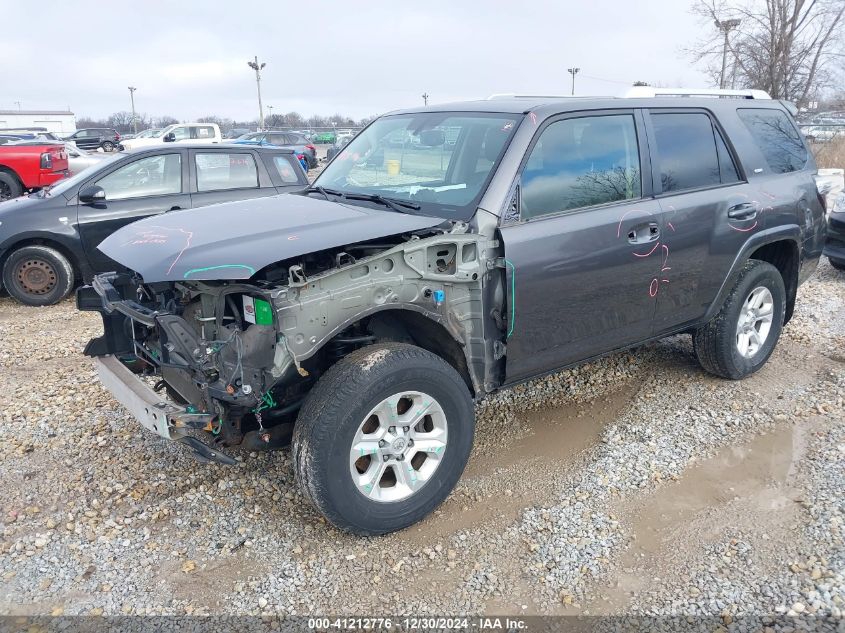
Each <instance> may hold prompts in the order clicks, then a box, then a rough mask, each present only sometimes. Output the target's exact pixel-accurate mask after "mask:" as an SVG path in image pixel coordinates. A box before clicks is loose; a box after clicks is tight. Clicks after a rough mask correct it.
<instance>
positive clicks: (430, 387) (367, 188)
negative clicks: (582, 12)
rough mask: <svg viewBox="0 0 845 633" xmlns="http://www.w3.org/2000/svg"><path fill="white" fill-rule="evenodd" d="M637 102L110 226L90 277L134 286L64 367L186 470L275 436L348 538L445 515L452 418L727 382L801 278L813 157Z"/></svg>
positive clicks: (502, 123)
mask: <svg viewBox="0 0 845 633" xmlns="http://www.w3.org/2000/svg"><path fill="white" fill-rule="evenodd" d="M647 90H648V91H650V94H648V96H645V95H643V94H642V93H643V92H644V91H639V92H640V95H641V96H640V97H639V98H627V99H613V98H546V97H525V98H519V97H510V98H503V99H490V100H485V101H475V102H467V103H454V104H440V105H437V106H431V107H428V108H422V109H411V110H405V111H399V112H394V113H391V114H387V115H384V116H382V117H380V118H378V119H376V120H375V121H373V122H372V123H371V124H370V125H369V126H367V127H366V128H365V129H364V130H363V131H361V132H360V133H359V134H358V135H357V136H356V137H355V138H354V139H353V140H352V141H350V143H349V144H348V145H347V146H346V147H344V148H343V149H342V150H341V151H340V153H339V154H338V155H337V156H336V157H335V159H334V160H333V161H332V162H331V163H329V165H328V166H327V167H326V168H325V170H324V171H323V172H322V174H320V176H318V177H317V179H316V180H315V182H314V184H313V186H311V187H310V188H308V189H306V190H304V191H303V192H302V194H301V195H288V196H279V197H278V198H276V199H274V200H273V201H272V202H273V204H265V203H264V201H257V202H256V201H251V202H241V203H231V204H226V205H216V206H214V207H210V208H208V209H200V210H191V211H184V212H181V213H177V214H167V215H164V216H162V217H157V218H154V219H150V220H141V221H139V222H136V223H134V224H132V225H130V226H127V227H125V228H123V229H121V230H119V231H117V232H116V233H114V234H113V235H111V236H110V237H109V238H107V239H106V240H105V241H104V242H103V243H102V244H101V245H100V251H101V252H102V253H103V255H105V256H108V257H111V258H112V259H115V260H116V261H118V262H120V263H121V264H123V265H124V266H125V267H126V268H128V269H130V270H131V271H133V272H132V273H131V274H123V275H121V274H103V275H97V276H95V277H94V280H93V283H92V286H90V287H85V288H82V289H80V290H79V293H78V295H77V302H78V305H79V307H80V308H81V309H88V310H99V311H100V312H101V313H102V316H103V323H104V329H105V335H104V336H103V337H100V338H96V339H94V340H92V341H90V342H89V343H88V346H87V347H86V350H85V353H86V354H88V355H90V356H94V357H96V359H97V365H98V371H99V373H100V379H101V381H102V383H103V384H104V385H105V386H106V387H107V388H108V389H110V390H111V391H112V393H113V394H114V395H115V397H116V398H117V399H118V400H119V401H120V402H122V403H123V404H124V405H125V406H126V408H127V409H128V410H129V411H131V412H132V414H133V415H134V416H135V417H136V419H137V420H138V421H139V422H140V424H141V425H143V426H144V427H146V428H147V429H149V430H150V431H151V432H153V433H156V434H158V435H160V436H162V437H164V438H167V439H174V440H179V441H181V442H184V443H185V444H187V445H188V446H190V447H191V448H192V449H193V450H195V451H196V452H197V453H198V454H199V455H200V456H201V457H202V458H204V459H209V460H214V461H218V462H224V463H234V461H233V460H232V458H231V457H229V456H227V455H225V453H223V452H222V451H221V448H222V447H225V446H237V445H241V446H243V447H244V448H247V450H250V451H252V450H258V449H260V448H265V449H269V448H274V447H278V446H280V445H283V444H284V443H285V442H288V441H290V440H291V436H292V442H293V453H292V456H293V463H294V470H295V473H296V477H297V480H298V482H299V484H300V487H301V489H302V490H303V492H304V494H305V495H306V496H307V497H308V498H309V499H310V500H311V501H312V502H313V503H314V505H315V506H316V507H317V508H318V509H319V510H320V511H321V512H322V513H323V514H324V515H325V516H326V517H327V518H328V520H329V521H331V522H332V523H333V524H335V525H337V526H339V527H341V528H344V529H346V530H350V531H352V532H356V533H359V534H381V533H385V532H390V531H393V530H398V529H401V528H404V527H407V526H409V525H411V524H413V523H414V522H416V521H419V520H420V519H422V518H423V517H424V516H426V515H427V514H428V513H429V512H431V511H432V510H433V509H434V508H436V507H437V506H438V505H439V504H440V503H441V502H442V501H443V500H444V499H445V498H446V497H447V495H448V494H449V492H450V491H451V490H452V488H453V487H454V485H455V483H456V482H457V481H458V479H459V477H460V476H461V473H462V471H463V469H464V466H465V465H466V463H467V460H468V458H469V455H470V450H471V447H472V442H473V434H474V428H475V417H474V409H473V399H475V400H481V399H483V398H485V397H487V396H488V394H491V393H493V392H495V391H497V390H500V389H503V388H507V387H511V386H513V385H516V384H518V383H521V382H523V381H526V380H529V379H532V378H534V377H537V376H541V375H544V374H547V373H549V372H553V371H556V370H559V369H561V368H563V367H566V366H569V365H573V364H576V363H581V362H584V361H586V360H589V359H592V358H596V357H598V356H601V355H603V354H608V353H611V352H614V351H617V350H621V349H625V348H629V347H631V346H635V345H638V344H641V343H643V342H645V341H650V340H654V339H659V338H662V337H665V336H669V335H674V334H679V333H687V334H689V335H691V337H692V341H693V347H694V350H695V354H696V355H697V357H698V360H699V362H700V363H701V365H702V367H703V368H704V369H705V370H707V371H708V372H711V373H713V374H715V375H717V376H721V377H723V378H727V379H740V378H743V377H745V376H748V375H750V374H752V373H754V372H755V371H757V370H759V369H760V368H761V367H762V366H763V365H764V363H765V362H766V361H767V360H768V358H769V356H770V355H771V354H772V352H773V350H774V348H775V345H776V343H777V341H778V338H779V337H780V334H781V329H782V327H783V325H784V324H785V323H786V322H788V321H789V319H790V317H791V316H792V313H793V310H794V308H795V301H796V291H797V289H798V286H799V284H801V283H802V282H803V281H804V280H806V279H807V278H808V277H809V276H810V275H811V274H812V273H813V271H814V270H815V269H816V265H817V263H818V260H819V257H820V256H821V252H822V248H823V245H824V238H825V209H824V206H823V202H822V200H821V197H820V195H819V191H818V189H817V186H816V182H815V179H814V176H815V174H816V167H815V164H814V162H813V157H812V155H811V154H810V152H809V151H808V149H807V146H806V144H805V142H804V140H803V138H802V137H801V135H800V133H799V132H798V128H797V127H796V125H795V122H794V120H793V118H792V114H791V111H792V110H791V108H790V106H788V105H787V104H784V103H782V102H780V101H775V100H772V99H769V98H767V96H766V95H761V94H760V93H759V92H751V91H749V92H744V91H724V92H720V91H715V92H714V91H711V92H710V93H709V96H708V97H707V98H700V97H696V96H695V95H693V94H689V92H690V91H682V90H673V91H672V95H673V96H668V95H658V93H659V92H660V90H657V89H652V88H649V89H647ZM675 95H683V97H684V98H678V97H677V96H675ZM761 97H765V98H761ZM396 139H404V140H403V142H402V143H401V144H399V146H398V147H397V143H396ZM450 139H452V140H450ZM409 147H410V148H413V150H412V151H408V148H409ZM235 217H243V218H249V219H250V221H249V222H233V221H232V218H235ZM188 234H189V235H188ZM124 363H127V365H124ZM129 366H132V367H135V368H137V367H139V366H143V367H145V368H146V370H147V371H148V372H149V373H150V374H153V375H154V376H155V378H156V379H158V380H161V381H163V383H164V384H165V385H166V386H167V388H168V391H169V392H171V393H173V394H178V397H175V401H174V402H170V401H165V399H164V398H163V397H162V396H161V395H159V393H156V392H154V391H153V390H152V389H151V388H149V387H148V386H147V385H146V383H144V382H143V381H142V380H141V379H139V378H138V377H137V376H136V375H135V374H133V373H132V371H130V368H129ZM189 428H193V429H197V430H201V429H205V430H207V431H210V433H209V435H208V436H207V437H209V438H213V440H212V441H213V442H214V443H215V446H213V447H212V446H208V445H207V444H205V443H203V442H201V441H200V440H199V439H198V438H197V437H196V436H195V435H193V434H190V433H188V432H187V429H189Z"/></svg>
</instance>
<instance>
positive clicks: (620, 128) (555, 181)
mask: <svg viewBox="0 0 845 633" xmlns="http://www.w3.org/2000/svg"><path fill="white" fill-rule="evenodd" d="M488 144H490V145H491V147H492V145H493V143H492V142H491V141H490V140H489V139H487V140H485V147H487V145H488ZM521 182H522V195H521V212H522V217H523V218H534V217H538V216H543V215H549V214H553V213H559V212H561V211H567V210H569V209H577V208H579V207H589V206H593V205H597V204H607V203H609V202H617V201H620V200H632V199H634V198H639V197H640V196H641V195H642V193H641V187H640V157H639V151H638V147H637V132H636V126H635V124H634V117H633V116H631V115H630V114H619V115H607V116H594V117H583V118H575V119H564V120H562V121H557V122H555V123H552V124H551V125H549V126H548V127H547V128H546V129H545V130H543V132H542V133H541V135H540V138H539V139H538V140H537V143H536V145H535V146H534V147H533V149H532V150H531V154H530V155H529V156H528V162H527V163H526V164H525V169H524V170H523V172H522V181H521Z"/></svg>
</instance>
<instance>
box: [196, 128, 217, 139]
mask: <svg viewBox="0 0 845 633" xmlns="http://www.w3.org/2000/svg"><path fill="white" fill-rule="evenodd" d="M191 138H198V139H209V138H214V128H213V127H211V126H210V125H198V126H196V127H192V128H191Z"/></svg>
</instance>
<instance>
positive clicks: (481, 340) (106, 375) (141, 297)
mask: <svg viewBox="0 0 845 633" xmlns="http://www.w3.org/2000/svg"><path fill="white" fill-rule="evenodd" d="M497 252H498V244H497V242H495V241H494V240H492V238H490V237H488V238H485V237H484V236H482V235H479V234H475V233H469V232H468V231H467V227H466V225H464V224H459V225H456V226H455V227H453V229H452V230H451V231H449V232H446V231H443V230H430V231H427V232H425V233H422V234H420V233H415V234H410V235H409V234H406V235H403V236H395V237H394V238H382V239H380V240H379V241H378V242H375V241H371V242H363V243H357V244H354V245H348V246H345V247H339V248H335V249H330V250H325V251H321V252H318V253H315V254H309V255H306V256H299V257H296V258H291V259H289V260H285V261H282V262H278V263H276V264H273V265H270V266H267V267H266V268H264V269H262V270H260V271H258V273H257V274H255V275H253V276H252V277H251V278H250V279H248V280H245V281H238V280H222V281H212V280H202V281H200V280H182V281H158V282H154V283H146V282H144V280H143V279H142V278H141V277H140V276H139V275H137V274H125V273H108V274H102V275H98V276H96V277H95V278H94V280H93V282H92V284H91V285H90V286H85V287H83V288H81V289H80V290H79V291H78V293H77V304H78V307H79V309H81V310H96V311H99V312H101V314H102V317H103V322H104V334H103V336H101V337H99V338H96V339H93V340H91V341H90V342H89V343H88V345H87V346H86V348H85V354H86V355H88V356H93V357H95V358H96V359H97V362H98V370H99V372H100V377H101V381H102V382H103V384H104V385H105V386H106V387H107V388H108V389H109V390H110V391H111V392H112V393H113V394H114V395H115V397H116V398H117V399H118V400H119V401H120V402H121V403H122V404H123V405H124V406H125V407H126V408H127V409H128V410H129V411H130V412H131V413H132V414H133V415H134V416H135V417H136V418H138V419H139V421H140V422H141V424H142V425H143V426H145V427H146V428H148V429H150V430H152V431H153V432H155V433H157V434H158V435H160V436H162V437H166V438H169V439H175V440H179V441H183V442H185V443H186V444H188V445H189V446H190V447H191V448H192V449H193V450H194V451H195V452H196V453H197V455H198V456H199V457H200V458H203V459H208V460H214V461H218V462H223V463H232V461H233V460H232V459H231V458H230V457H228V456H227V455H225V454H224V453H222V452H221V450H220V449H221V447H227V446H238V445H239V446H242V447H245V448H247V449H248V450H262V449H271V448H276V447H280V446H283V445H286V444H287V443H288V442H289V441H290V437H291V435H292V430H293V424H294V422H295V419H296V414H297V411H298V409H299V408H300V407H301V405H302V402H303V401H304V399H305V397H306V396H307V394H308V391H309V390H310V389H311V387H312V386H313V384H314V382H315V381H316V380H317V379H318V378H319V377H320V375H321V374H322V373H324V372H325V371H326V370H327V369H328V367H330V366H331V365H332V364H334V363H335V362H336V361H337V360H338V359H339V358H342V357H343V356H345V355H346V354H348V353H349V352H351V351H353V350H354V349H357V348H358V347H361V346H363V345H367V344H370V343H374V342H377V341H386V340H394V341H405V340H409V341H413V342H414V343H416V344H418V345H421V346H423V347H428V348H430V349H432V348H434V349H436V350H437V351H438V353H441V354H442V355H444V356H447V357H450V358H449V361H450V362H452V363H453V364H454V365H455V366H456V367H459V368H462V369H463V371H462V373H463V375H464V376H465V380H466V381H467V383H468V386H469V387H470V389H471V390H472V392H473V393H476V394H480V393H481V392H482V391H484V390H485V386H487V385H491V384H495V383H497V382H499V379H500V376H498V375H494V374H497V373H500V372H501V371H502V370H501V368H498V367H497V362H498V360H499V359H500V358H501V350H500V349H499V347H500V344H499V343H498V341H499V340H500V339H501V338H502V328H503V327H504V325H503V323H502V322H501V319H498V320H497V319H496V318H495V317H496V316H497V315H496V314H493V315H484V314H483V309H482V306H483V303H484V302H483V295H484V294H485V293H489V294H497V295H498V296H501V292H502V288H501V285H502V284H501V282H500V279H501V278H502V276H501V275H500V274H499V271H497V270H496V269H495V261H496V256H497ZM485 281H486V282H488V283H485ZM438 337H439V338H438ZM441 339H442V340H441ZM165 396H167V397H165ZM191 430H202V431H207V432H209V433H210V434H211V436H212V438H213V439H212V441H211V442H210V444H211V445H208V444H205V443H203V442H201V441H200V440H198V439H197V438H196V437H195V435H196V434H195V433H194V434H192V433H190V431H191Z"/></svg>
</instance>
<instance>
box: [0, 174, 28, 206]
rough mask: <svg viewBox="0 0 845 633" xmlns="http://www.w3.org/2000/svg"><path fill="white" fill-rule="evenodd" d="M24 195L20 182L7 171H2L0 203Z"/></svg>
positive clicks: (0, 177)
mask: <svg viewBox="0 0 845 633" xmlns="http://www.w3.org/2000/svg"><path fill="white" fill-rule="evenodd" d="M22 193H23V186H22V185H21V183H20V181H19V180H18V179H17V178H16V177H15V176H14V174H10V173H9V172H7V171H0V202H2V201H3V200H11V199H12V198H17V197H18V196H19V195H21V194H22Z"/></svg>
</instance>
